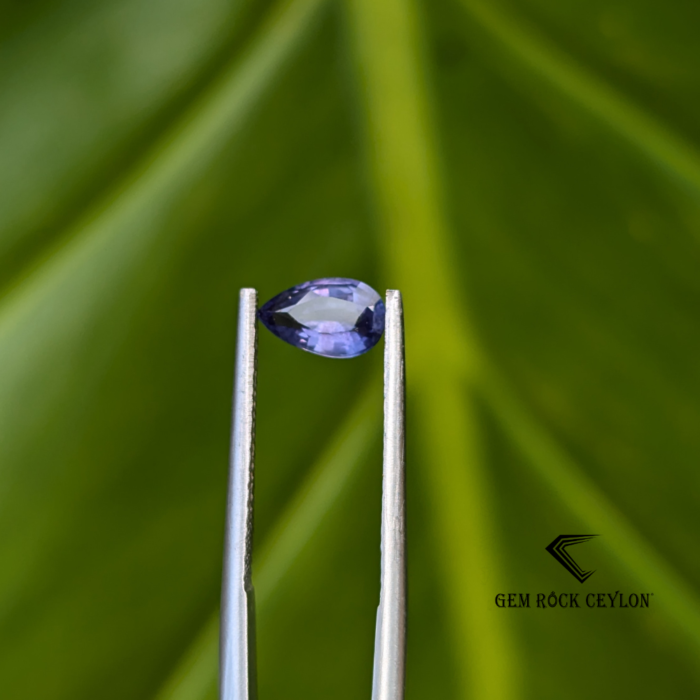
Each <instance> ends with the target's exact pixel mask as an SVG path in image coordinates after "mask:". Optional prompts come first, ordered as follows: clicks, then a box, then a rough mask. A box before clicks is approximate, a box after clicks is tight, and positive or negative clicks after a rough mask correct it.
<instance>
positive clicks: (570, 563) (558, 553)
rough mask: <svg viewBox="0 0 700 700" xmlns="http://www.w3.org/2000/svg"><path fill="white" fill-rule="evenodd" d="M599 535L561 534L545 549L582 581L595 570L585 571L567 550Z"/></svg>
mask: <svg viewBox="0 0 700 700" xmlns="http://www.w3.org/2000/svg"><path fill="white" fill-rule="evenodd" d="M594 537H598V535H559V537H557V539H556V540H554V542H552V543H551V544H549V545H548V546H547V547H545V549H546V550H547V551H548V552H549V553H550V554H551V555H552V556H553V557H554V558H555V559H556V560H557V561H558V562H559V563H560V564H561V565H562V566H563V567H564V568H565V569H566V570H567V571H568V572H569V573H570V574H571V575H572V576H573V577H574V578H576V580H577V581H579V582H580V583H583V582H584V581H586V580H587V579H589V578H590V577H591V576H592V575H593V574H594V573H595V571H584V570H583V569H582V568H581V567H580V566H579V565H578V564H577V563H576V562H575V561H574V559H573V557H572V556H571V555H570V554H569V553H568V552H567V551H566V550H567V548H568V547H572V546H573V545H575V544H581V543H582V542H588V540H592V539H593V538H594Z"/></svg>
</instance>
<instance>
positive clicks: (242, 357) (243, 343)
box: [219, 289, 257, 700]
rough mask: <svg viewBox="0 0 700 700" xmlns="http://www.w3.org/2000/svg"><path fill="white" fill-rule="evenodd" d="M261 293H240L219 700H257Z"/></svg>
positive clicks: (222, 600)
mask: <svg viewBox="0 0 700 700" xmlns="http://www.w3.org/2000/svg"><path fill="white" fill-rule="evenodd" d="M256 306H257V292H256V291H255V290H254V289H241V294H240V300H239V306H238V336H237V345H236V379H235V388H234V395H233V430H232V437H231V463H230V470H229V482H228V500H227V504H226V533H225V544H224V572H223V581H222V587H221V628H220V644H219V655H220V656H219V700H255V698H256V677H255V600H254V596H253V585H252V582H251V560H252V547H253V475H254V456H255V378H256V366H257V358H256V351H257V336H256V325H255V314H256Z"/></svg>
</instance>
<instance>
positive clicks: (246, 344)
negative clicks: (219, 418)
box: [219, 289, 406, 700]
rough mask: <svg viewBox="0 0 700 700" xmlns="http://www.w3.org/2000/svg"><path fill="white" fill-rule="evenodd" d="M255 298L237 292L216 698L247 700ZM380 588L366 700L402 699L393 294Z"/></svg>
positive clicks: (390, 297)
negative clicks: (370, 696) (369, 686)
mask: <svg viewBox="0 0 700 700" xmlns="http://www.w3.org/2000/svg"><path fill="white" fill-rule="evenodd" d="M256 306H257V292H256V291H255V289H241V292H240V302H239V312H238V338H237V346H236V377H235V389H234V398H233V429H232V437H231V463H230V472H229V485H228V500H227V505H226V533H225V545H224V572H223V583H222V592H221V628H220V642H219V644H220V646H219V700H255V699H256V669H255V601H254V594H253V585H252V578H251V562H252V548H253V536H252V535H253V474H254V451H255V379H256V365H257V328H256ZM384 347H385V350H384V465H383V476H382V525H381V589H380V596H379V608H378V610H377V626H376V635H375V646H374V673H373V679H372V700H403V697H404V676H405V668H406V534H405V533H406V531H405V500H406V497H405V476H404V475H405V470H404V443H405V397H404V393H405V370H404V337H403V306H402V301H401V293H400V292H399V291H397V290H389V291H387V293H386V330H385V338H384Z"/></svg>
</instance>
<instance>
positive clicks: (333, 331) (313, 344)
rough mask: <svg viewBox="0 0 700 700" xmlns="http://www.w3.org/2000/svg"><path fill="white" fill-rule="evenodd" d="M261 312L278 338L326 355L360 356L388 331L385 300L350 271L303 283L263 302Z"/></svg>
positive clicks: (260, 315)
mask: <svg viewBox="0 0 700 700" xmlns="http://www.w3.org/2000/svg"><path fill="white" fill-rule="evenodd" d="M258 317H259V318H260V320H261V321H262V322H263V324H264V325H265V327H266V328H268V329H269V330H270V331H272V332H273V333H274V334H275V335H276V336H277V337H278V338H282V340H284V341H286V342H288V343H289V344H290V345H295V346H296V347H298V348H301V349H302V350H307V351H308V352H313V353H315V354H316V355H324V356H325V357H357V356H358V355H362V353H364V352H367V351H368V350H369V349H371V348H372V347H374V346H375V345H376V344H377V342H378V341H379V339H380V338H381V337H382V333H383V332H384V303H383V302H382V300H381V297H380V296H379V294H377V292H375V291H374V289H372V287H370V286H368V285H366V284H365V283H364V282H359V281H358V280H352V279H347V278H345V277H326V278H324V279H319V280H312V281H311V282H304V283H303V284H298V285H297V286H296V287H292V288H291V289H287V290H286V291H284V292H282V293H281V294H278V295H277V296H276V297H273V298H272V299H270V301H268V302H267V303H266V304H264V305H263V306H262V307H261V308H260V310H259V311H258Z"/></svg>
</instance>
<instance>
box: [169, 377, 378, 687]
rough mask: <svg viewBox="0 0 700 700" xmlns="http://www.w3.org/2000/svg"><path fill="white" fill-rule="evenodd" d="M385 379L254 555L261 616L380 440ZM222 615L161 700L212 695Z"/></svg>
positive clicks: (173, 676) (370, 392) (332, 442)
mask: <svg viewBox="0 0 700 700" xmlns="http://www.w3.org/2000/svg"><path fill="white" fill-rule="evenodd" d="M380 386H381V381H380V378H379V377H375V379H374V381H372V382H371V383H370V385H369V386H368V388H367V390H365V392H364V393H363V394H362V395H361V396H360V398H359V400H358V402H357V404H356V405H355V406H354V407H353V409H352V411H351V412H350V413H349V415H348V416H347V418H346V419H345V422H344V423H343V425H342V426H341V427H340V428H339V429H338V432H337V433H336V434H335V435H334V436H333V437H332V439H331V440H330V442H329V443H328V446H327V448H326V450H325V452H324V453H323V454H322V455H321V457H320V458H319V460H318V461H317V463H316V464H315V465H314V467H313V468H312V469H311V471H310V473H309V475H308V476H307V478H306V480H305V481H304V483H303V484H302V485H301V487H300V488H299V490H298V491H297V493H296V494H295V496H294V498H293V499H292V500H291V502H290V503H289V505H288V506H287V508H286V509H285V511H284V512H283V513H282V515H281V516H280V518H279V519H278V520H277V522H276V524H275V526H274V527H273V529H272V532H271V533H270V534H269V535H268V536H267V538H266V539H265V542H264V544H263V546H262V548H261V550H260V554H259V555H258V554H257V553H256V554H255V555H254V562H253V566H254V573H253V584H254V586H255V600H256V605H257V615H258V618H262V619H264V616H265V608H266V604H267V602H268V601H269V600H270V599H271V597H272V596H273V595H274V593H275V591H276V590H277V588H278V586H279V585H280V584H281V583H282V581H283V579H284V576H285V574H286V573H287V572H288V571H289V569H290V568H291V567H292V565H293V564H294V561H295V560H296V559H297V557H298V556H299V554H300V553H301V552H302V550H303V549H304V547H305V546H306V545H307V544H308V543H309V541H310V540H311V539H312V538H313V536H314V534H315V533H316V532H317V531H318V529H319V528H320V526H321V525H322V523H323V521H324V519H325V518H326V516H327V515H328V513H329V512H330V511H331V510H332V509H333V507H334V506H335V504H336V503H337V501H338V498H339V497H340V496H341V494H342V493H343V491H344V490H345V489H346V487H347V486H348V484H349V482H350V481H351V479H352V478H353V477H354V476H355V475H356V474H357V473H358V472H359V470H360V469H361V468H362V466H363V463H364V460H365V459H366V457H367V453H368V450H369V448H370V447H371V446H372V443H373V442H374V440H376V439H377V438H378V437H379V426H380V425H381V420H382V419H381V407H382V401H381V393H380V391H379V389H380ZM218 643H219V625H218V614H216V615H214V616H213V617H212V618H211V619H210V620H209V621H208V622H207V623H206V625H205V626H204V628H203V629H202V632H201V633H200V635H199V636H198V638H197V639H196V640H195V641H194V643H193V644H192V646H191V647H190V649H188V651H187V652H186V653H185V655H184V656H183V658H182V660H181V662H180V663H179V664H178V667H177V668H176V669H175V671H174V672H173V673H172V674H171V676H170V678H169V679H168V681H167V682H166V684H165V686H164V687H163V689H162V690H161V692H160V693H158V695H157V700H204V698H207V697H209V695H210V694H211V693H212V692H213V689H214V687H215V685H216V674H217V669H218V660H217V659H218Z"/></svg>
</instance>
